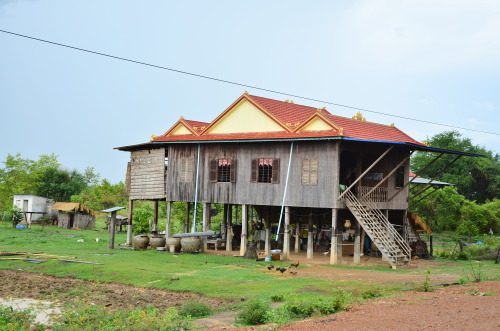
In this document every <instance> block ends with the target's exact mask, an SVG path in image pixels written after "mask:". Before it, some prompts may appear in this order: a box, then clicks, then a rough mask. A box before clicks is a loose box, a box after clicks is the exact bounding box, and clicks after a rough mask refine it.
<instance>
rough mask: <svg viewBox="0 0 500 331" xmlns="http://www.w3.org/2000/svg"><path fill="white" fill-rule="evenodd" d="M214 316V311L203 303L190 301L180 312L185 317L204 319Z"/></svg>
mask: <svg viewBox="0 0 500 331" xmlns="http://www.w3.org/2000/svg"><path fill="white" fill-rule="evenodd" d="M211 314H212V309H211V308H210V307H209V306H207V305H206V304H205V303H203V302H197V301H190V302H188V303H186V304H185V305H184V306H183V307H182V308H181V310H180V311H179V315H180V316H184V317H204V316H209V315H211Z"/></svg>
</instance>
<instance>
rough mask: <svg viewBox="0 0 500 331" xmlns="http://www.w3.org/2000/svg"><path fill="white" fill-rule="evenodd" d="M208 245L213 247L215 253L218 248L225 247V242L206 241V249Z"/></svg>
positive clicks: (216, 240) (217, 240)
mask: <svg viewBox="0 0 500 331" xmlns="http://www.w3.org/2000/svg"><path fill="white" fill-rule="evenodd" d="M208 245H214V249H215V250H216V251H217V249H218V248H221V247H226V241H225V240H220V239H207V248H208Z"/></svg>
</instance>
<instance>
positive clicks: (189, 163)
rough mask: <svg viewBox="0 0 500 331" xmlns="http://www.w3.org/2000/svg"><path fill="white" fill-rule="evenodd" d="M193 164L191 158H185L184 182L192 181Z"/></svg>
mask: <svg viewBox="0 0 500 331" xmlns="http://www.w3.org/2000/svg"><path fill="white" fill-rule="evenodd" d="M193 165H194V161H193V159H187V161H186V168H187V169H186V182H189V183H190V182H192V181H193V174H194V171H193Z"/></svg>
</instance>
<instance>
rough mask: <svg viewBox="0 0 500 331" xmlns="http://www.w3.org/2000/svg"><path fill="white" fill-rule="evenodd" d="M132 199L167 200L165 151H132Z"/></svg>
mask: <svg viewBox="0 0 500 331" xmlns="http://www.w3.org/2000/svg"><path fill="white" fill-rule="evenodd" d="M130 199H131V200H157V199H165V149H164V148H159V149H150V150H139V151H132V152H131V156H130Z"/></svg>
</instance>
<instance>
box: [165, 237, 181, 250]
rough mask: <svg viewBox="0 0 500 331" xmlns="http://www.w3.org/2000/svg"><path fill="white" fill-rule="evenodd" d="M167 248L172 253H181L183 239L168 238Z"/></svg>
mask: <svg viewBox="0 0 500 331" xmlns="http://www.w3.org/2000/svg"><path fill="white" fill-rule="evenodd" d="M165 246H166V247H167V248H168V250H169V251H170V253H178V252H180V251H181V238H167V240H166V244H165Z"/></svg>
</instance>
